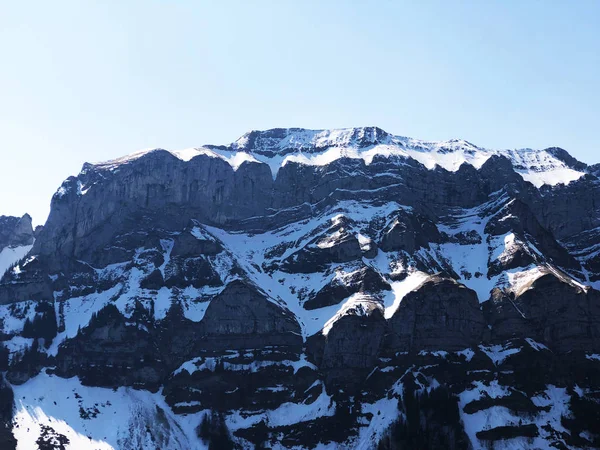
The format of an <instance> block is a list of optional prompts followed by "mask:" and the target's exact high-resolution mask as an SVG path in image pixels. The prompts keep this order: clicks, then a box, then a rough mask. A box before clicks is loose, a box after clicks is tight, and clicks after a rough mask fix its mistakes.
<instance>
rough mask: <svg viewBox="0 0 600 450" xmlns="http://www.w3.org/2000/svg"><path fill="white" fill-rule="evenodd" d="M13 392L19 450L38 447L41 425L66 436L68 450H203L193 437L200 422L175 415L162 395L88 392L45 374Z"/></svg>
mask: <svg viewBox="0 0 600 450" xmlns="http://www.w3.org/2000/svg"><path fill="white" fill-rule="evenodd" d="M13 390H14V393H15V416H14V422H13V423H14V425H13V433H14V435H15V438H16V439H17V441H18V446H17V449H18V450H29V449H33V448H37V445H36V440H37V439H38V437H39V435H40V430H41V426H50V427H52V429H54V430H55V431H56V432H57V433H60V434H62V435H64V436H66V437H67V438H68V439H69V441H70V442H69V444H68V445H67V446H66V449H67V450H109V449H110V450H113V449H115V450H117V449H119V448H123V447H126V448H169V449H172V450H187V449H190V450H204V449H205V446H204V445H203V444H202V443H201V442H200V441H199V439H198V438H197V437H196V435H195V432H194V427H195V426H197V425H198V424H199V423H200V417H199V416H177V415H175V414H173V412H172V411H171V409H170V408H169V406H168V405H167V404H166V403H165V401H164V399H163V397H162V395H161V394H160V393H156V394H152V393H150V392H147V391H142V390H135V389H131V388H126V387H120V388H118V389H116V390H113V389H105V388H97V387H87V386H83V385H81V383H80V382H79V380H78V379H77V378H70V379H63V378H59V377H55V376H52V375H47V374H45V373H42V374H40V375H38V376H36V377H35V378H32V379H30V380H29V381H27V382H26V383H24V384H22V385H20V386H13Z"/></svg>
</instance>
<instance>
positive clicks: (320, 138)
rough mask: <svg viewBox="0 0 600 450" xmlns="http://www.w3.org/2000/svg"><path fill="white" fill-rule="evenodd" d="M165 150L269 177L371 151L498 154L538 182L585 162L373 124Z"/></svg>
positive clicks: (437, 157) (554, 179)
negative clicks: (288, 167)
mask: <svg viewBox="0 0 600 450" xmlns="http://www.w3.org/2000/svg"><path fill="white" fill-rule="evenodd" d="M156 151H168V150H164V149H161V148H156V149H148V150H143V151H140V152H136V153H132V154H131V155H127V156H124V157H121V158H117V159H114V160H110V161H105V162H101V163H96V164H93V165H95V166H98V167H105V168H113V169H114V168H116V167H118V166H119V165H121V164H123V163H127V162H129V161H131V160H133V159H137V158H139V157H141V156H143V155H145V154H147V153H150V152H156ZM169 153H171V154H173V155H174V156H176V157H177V158H179V159H182V160H184V161H189V160H190V159H192V158H194V157H196V156H198V155H206V156H211V157H215V158H221V159H224V160H225V161H227V162H228V163H229V164H230V165H231V166H232V167H233V168H234V169H237V168H238V167H239V166H240V165H241V164H243V163H245V162H248V163H264V164H268V165H269V167H270V168H271V171H272V173H273V176H274V177H276V176H277V173H278V171H279V169H280V168H281V167H282V166H284V165H285V164H287V163H289V162H291V161H294V162H297V163H299V164H306V165H327V164H330V163H332V162H333V161H335V160H337V159H340V158H358V159H363V160H364V161H365V162H366V163H367V164H370V163H371V162H372V161H373V158H374V157H376V156H383V157H388V158H390V157H398V158H400V159H414V160H416V161H418V162H419V163H420V164H423V165H424V166H425V167H427V168H428V169H433V168H435V167H436V166H439V167H442V168H444V169H446V170H449V171H456V170H458V168H459V167H460V165H462V164H468V165H472V166H473V167H475V168H477V169H479V168H480V167H481V166H482V165H483V163H485V161H487V160H488V159H489V158H490V157H491V156H494V155H497V156H503V157H506V158H508V159H509V160H510V161H511V163H512V164H513V167H514V168H515V170H516V171H517V172H519V173H520V174H521V176H522V177H523V178H524V179H525V180H526V181H529V182H531V183H532V184H534V185H535V186H536V187H541V186H542V185H544V184H547V185H556V184H560V183H562V184H568V183H569V182H571V181H574V180H576V179H578V178H580V177H581V176H583V175H584V174H585V173H586V172H587V165H586V164H584V163H582V162H580V161H577V160H576V159H575V158H573V157H572V156H571V155H569V154H568V152H566V150H563V149H560V148H558V147H551V148H548V149H544V150H533V149H530V148H523V149H515V150H509V149H506V150H493V149H486V148H483V147H479V146H476V145H474V144H472V143H470V142H468V141H466V140H463V139H450V140H446V141H424V140H418V139H413V138H409V137H404V136H396V135H392V134H390V133H388V132H386V131H384V130H382V129H381V128H379V127H355V128H340V129H331V130H310V129H304V128H273V129H269V130H264V131H258V130H253V131H250V132H248V133H245V134H244V135H243V136H241V137H240V138H239V139H237V140H236V141H234V142H233V143H231V144H229V145H205V146H202V147H196V148H188V149H184V150H179V151H169Z"/></svg>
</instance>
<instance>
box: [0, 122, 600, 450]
mask: <svg viewBox="0 0 600 450" xmlns="http://www.w3.org/2000/svg"><path fill="white" fill-rule="evenodd" d="M599 190H600V183H599V182H598V178H597V175H596V173H595V171H594V169H593V168H588V167H587V166H586V165H585V164H582V163H580V162H578V161H576V160H575V159H573V158H572V157H571V156H570V155H568V153H566V152H565V151H564V150H562V149H557V148H551V149H546V150H541V151H536V150H530V149H525V150H514V151H497V150H486V149H483V148H480V147H477V146H475V145H473V144H470V143H468V142H466V141H458V140H453V141H447V142H442V143H432V142H425V141H418V140H414V139H410V138H404V137H398V136H393V135H390V134H388V133H386V132H384V131H383V130H381V129H378V128H355V129H346V130H329V131H312V130H303V129H275V130H268V131H264V132H251V133H248V134H246V135H244V136H243V137H242V138H240V139H239V140H238V141H236V142H234V143H233V144H230V145H229V146H205V147H202V148H198V149H190V150H185V151H182V152H169V151H166V150H150V151H145V152H140V153H137V154H134V155H130V156H127V157H124V158H120V159H117V160H114V161H109V162H104V163H99V164H85V165H84V167H83V169H82V171H81V173H80V174H79V175H78V176H76V177H71V178H69V179H67V180H66V181H65V182H64V183H63V184H62V186H61V187H60V188H59V189H58V191H57V192H56V194H55V195H54V197H53V199H52V209H51V213H50V216H49V218H48V222H47V223H46V225H45V227H44V228H43V230H41V232H40V233H39V236H38V238H37V239H36V240H35V243H34V244H33V247H32V248H31V251H29V253H28V255H27V257H26V258H23V259H20V260H19V261H18V262H17V264H16V265H15V266H14V267H12V268H11V269H10V270H9V271H8V272H7V273H6V275H5V276H4V277H3V278H2V279H1V280H0V319H1V326H2V339H3V344H4V348H5V349H6V350H5V359H6V361H4V362H3V364H4V368H5V369H6V373H5V377H6V382H5V389H6V392H7V393H8V394H7V395H9V393H10V386H9V385H8V384H6V383H10V384H11V385H12V389H13V390H14V395H15V399H16V400H15V410H14V422H11V419H10V417H9V418H3V419H2V420H4V422H5V423H6V424H7V427H8V429H9V430H10V429H11V427H12V431H13V434H14V436H15V437H16V438H17V439H18V441H19V445H21V446H23V448H27V446H28V445H29V446H32V445H33V443H34V442H37V441H38V440H41V441H40V442H42V441H43V442H44V443H49V442H55V443H56V444H52V445H55V447H50V448H78V449H79V448H87V447H86V446H88V443H89V448H120V449H133V448H136V449H137V448H149V447H150V446H158V447H160V448H174V449H177V448H181V449H184V448H185V449H187V448H198V449H201V448H204V447H205V445H207V443H208V440H209V439H210V436H209V437H207V436H206V433H205V432H206V429H208V428H210V427H208V428H206V427H204V428H203V427H200V428H198V431H199V432H200V434H201V435H202V434H203V433H204V435H203V439H204V440H203V439H201V438H199V437H198V435H197V433H196V431H197V430H196V427H199V426H200V424H201V422H202V418H203V417H205V415H206V414H208V413H209V412H211V411H212V413H211V415H210V417H217V418H220V419H218V420H222V421H223V422H224V423H225V424H226V426H227V427H228V429H229V430H230V432H231V433H232V438H233V441H234V443H235V445H237V446H238V447H240V448H254V445H265V446H267V447H271V448H339V447H340V446H342V447H345V448H357V449H370V448H377V447H378V445H379V446H380V447H379V448H395V447H394V445H405V446H408V447H409V448H427V447H436V446H437V447H439V446H442V447H444V448H488V447H489V446H490V445H494V448H504V447H506V448H525V447H528V446H534V447H539V448H545V447H549V446H562V447H563V448H585V447H586V446H587V447H590V446H595V445H598V439H599V436H598V435H597V430H598V427H596V425H597V423H595V422H594V421H593V420H592V419H590V417H597V416H594V414H598V413H600V404H599V403H598V396H597V393H598V392H600V386H599V385H598V381H597V380H598V379H599V378H598V377H597V375H598V374H600V356H599V355H600V293H599V292H598V291H597V290H596V288H599V287H600V281H599V280H600V267H599V266H598V264H597V263H598V261H596V259H597V255H596V253H597V250H598V249H597V247H598V245H600V244H599V241H598V233H597V231H598V230H599V229H600V223H598V222H600V214H599V212H600V211H599V209H598V208H599V206H598V205H597V204H596V202H595V200H594V199H595V198H598V195H599V194H600V192H599ZM32 236H33V234H32ZM31 242H32V243H33V238H32V239H31ZM23 256H24V255H23ZM44 385H46V386H48V389H46V390H45V391H44V392H43V393H42V391H43V386H44ZM66 391H68V392H66ZM71 392H72V393H73V394H71ZM11 401H12V400H11ZM109 402H110V404H109ZM439 405H444V406H443V407H441V406H439ZM440 408H441V409H440ZM415 411H421V412H422V416H419V414H417V415H416V416H415V413H414V412H415ZM215 414H216V416H215ZM9 415H10V414H9ZM110 415H112V416H118V417H119V424H120V425H119V426H118V427H116V428H114V429H111V430H107V425H106V423H107V421H108V420H110V419H109V417H110ZM207 417H208V416H207ZM419 417H424V418H426V419H423V420H421V419H420V418H419ZM214 420H217V419H214ZM24 428H27V429H29V430H33V431H30V432H24V431H23V430H24ZM205 428H206V429H205ZM213 428H214V427H213ZM143 430H146V432H144V431H143ZM128 436H129V438H128ZM86 439H87V440H86ZM67 441H68V442H67ZM150 442H152V444H150ZM49 445H50V444H49ZM61 445H62V447H61Z"/></svg>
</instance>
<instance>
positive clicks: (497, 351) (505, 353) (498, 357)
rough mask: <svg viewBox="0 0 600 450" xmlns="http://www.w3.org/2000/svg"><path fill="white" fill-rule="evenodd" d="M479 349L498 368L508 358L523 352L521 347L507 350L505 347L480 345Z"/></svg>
mask: <svg viewBox="0 0 600 450" xmlns="http://www.w3.org/2000/svg"><path fill="white" fill-rule="evenodd" d="M479 348H480V349H481V351H482V352H484V353H485V354H486V355H487V356H488V357H489V358H490V359H491V360H492V362H493V363H494V365H496V366H498V365H500V364H502V363H503V362H504V360H505V359H506V358H508V357H509V356H510V355H514V354H515V353H519V352H520V351H521V347H513V348H506V347H505V346H504V345H499V344H498V345H480V346H479Z"/></svg>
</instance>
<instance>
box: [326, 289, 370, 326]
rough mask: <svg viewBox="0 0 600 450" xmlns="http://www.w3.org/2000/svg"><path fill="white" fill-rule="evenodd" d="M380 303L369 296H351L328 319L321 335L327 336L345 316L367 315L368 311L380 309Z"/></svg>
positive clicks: (359, 294) (358, 294) (360, 294)
mask: <svg viewBox="0 0 600 450" xmlns="http://www.w3.org/2000/svg"><path fill="white" fill-rule="evenodd" d="M380 308H381V303H380V302H379V300H378V299H376V298H373V297H372V296H371V295H368V294H364V293H362V292H358V293H356V294H353V295H351V296H350V297H348V299H347V300H346V301H345V302H344V304H343V305H342V307H341V308H340V309H339V310H338V312H336V313H335V315H334V316H333V317H332V318H331V319H329V320H328V321H327V322H326V323H325V326H324V327H323V334H324V335H325V336H327V334H328V333H329V331H331V328H332V327H333V325H334V324H335V323H336V322H337V321H338V320H340V319H341V318H342V317H344V316H345V315H347V314H349V313H352V314H354V315H362V316H364V315H367V314H368V313H369V311H371V310H373V309H380Z"/></svg>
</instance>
